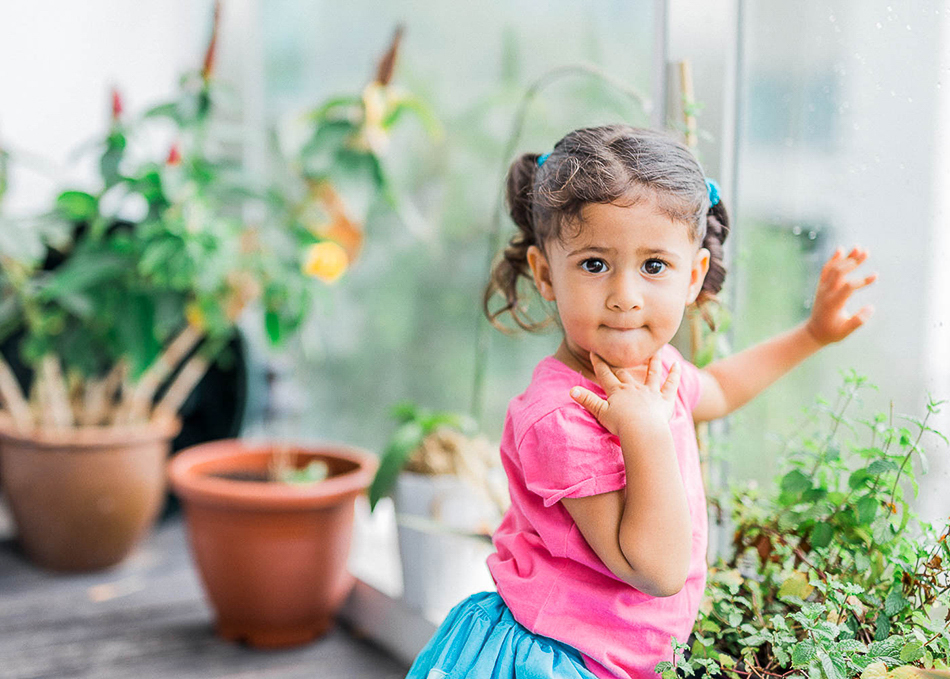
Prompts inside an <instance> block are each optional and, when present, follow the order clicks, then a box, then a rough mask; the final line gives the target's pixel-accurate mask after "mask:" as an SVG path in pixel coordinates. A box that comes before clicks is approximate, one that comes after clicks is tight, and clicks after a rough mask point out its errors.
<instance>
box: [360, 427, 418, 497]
mask: <svg viewBox="0 0 950 679" xmlns="http://www.w3.org/2000/svg"><path fill="white" fill-rule="evenodd" d="M424 436H425V432H424V431H423V428H422V425H421V424H420V423H419V422H417V421H415V420H412V421H410V422H406V423H405V424H403V425H402V426H400V427H399V428H398V429H397V430H396V433H395V434H393V436H392V438H391V439H390V441H389V445H387V446H386V449H385V450H384V451H383V455H382V457H381V459H380V461H379V469H378V470H377V471H376V476H375V477H374V478H373V483H372V484H371V485H370V487H369V504H370V509H375V508H376V503H377V502H379V501H380V499H382V498H383V497H385V496H386V495H389V493H390V492H392V489H393V486H394V485H395V484H396V477H397V476H398V475H399V472H401V471H402V469H403V467H404V466H405V465H406V462H407V461H408V460H409V456H410V455H412V452H413V451H414V450H415V449H416V448H418V447H419V444H421V443H422V439H423V438H424Z"/></svg>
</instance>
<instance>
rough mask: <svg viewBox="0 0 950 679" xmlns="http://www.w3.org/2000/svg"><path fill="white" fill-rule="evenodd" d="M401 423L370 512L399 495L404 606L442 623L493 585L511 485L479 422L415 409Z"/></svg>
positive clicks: (398, 412)
mask: <svg viewBox="0 0 950 679" xmlns="http://www.w3.org/2000/svg"><path fill="white" fill-rule="evenodd" d="M393 416H394V418H395V419H396V420H397V421H398V422H399V425H398V427H397V429H396V430H395V432H394V433H393V435H392V437H391V438H390V441H389V443H388V444H387V446H386V448H385V449H384V451H383V454H382V456H381V457H380V464H379V470H378V471H377V473H376V476H375V478H374V479H373V484H372V486H371V487H370V491H369V496H370V507H371V508H375V507H376V504H377V503H378V502H379V500H380V499H382V498H383V497H384V496H387V495H392V497H393V503H394V505H395V509H396V524H397V532H398V541H399V555H400V562H401V564H402V573H403V601H404V602H405V603H406V605H407V606H409V607H410V608H412V609H414V610H417V611H422V612H424V613H429V614H430V615H431V616H432V617H433V618H434V619H439V618H441V617H442V616H443V615H444V614H445V613H447V612H448V611H449V610H450V609H451V608H452V606H454V605H455V604H457V603H458V602H459V601H460V600H461V599H463V598H464V597H465V596H467V595H468V594H471V593H473V592H474V591H476V590H478V589H484V588H485V587H490V586H491V579H490V576H489V575H488V570H487V568H486V566H485V558H486V557H487V555H488V550H489V549H490V543H491V533H492V531H493V530H494V528H495V527H496V526H497V524H498V522H499V521H500V520H501V515H502V514H503V513H504V511H505V510H506V509H507V506H508V502H509V501H508V496H507V487H506V485H505V484H506V481H505V479H504V474H503V473H501V468H500V461H499V459H498V448H497V446H492V445H491V444H490V443H489V442H488V440H487V439H485V438H484V437H483V436H479V435H477V433H476V431H475V429H476V428H475V424H474V421H473V420H472V419H471V418H468V417H465V416H463V415H460V414H458V413H453V412H447V411H433V410H429V409H426V408H420V407H418V406H416V405H414V404H411V403H403V404H400V405H398V406H396V407H395V408H394V409H393Z"/></svg>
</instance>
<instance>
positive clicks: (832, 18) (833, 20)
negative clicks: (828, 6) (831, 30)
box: [828, 14, 835, 23]
mask: <svg viewBox="0 0 950 679" xmlns="http://www.w3.org/2000/svg"><path fill="white" fill-rule="evenodd" d="M828 21H830V22H831V23H834V22H835V15H834V14H832V15H831V16H829V17H828Z"/></svg>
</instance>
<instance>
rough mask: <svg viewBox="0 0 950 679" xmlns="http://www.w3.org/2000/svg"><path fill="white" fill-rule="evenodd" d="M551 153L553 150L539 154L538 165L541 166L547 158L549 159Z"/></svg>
mask: <svg viewBox="0 0 950 679" xmlns="http://www.w3.org/2000/svg"><path fill="white" fill-rule="evenodd" d="M550 155H551V152H550V151H548V152H547V153H544V154H542V155H540V156H538V167H541V166H542V165H544V161H545V160H547V159H548V156H550Z"/></svg>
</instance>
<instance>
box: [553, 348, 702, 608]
mask: <svg viewBox="0 0 950 679" xmlns="http://www.w3.org/2000/svg"><path fill="white" fill-rule="evenodd" d="M591 362H592V363H593V366H594V371H595V372H596V374H597V378H598V382H599V383H600V384H601V386H602V387H603V388H604V391H606V392H607V400H606V401H605V400H603V399H601V398H600V397H598V396H597V395H595V394H593V393H592V392H590V391H588V390H586V389H583V388H581V387H575V388H574V389H572V390H571V397H572V398H574V400H576V401H577V402H578V403H580V404H581V405H582V406H584V407H585V408H587V410H589V411H590V412H591V414H593V415H594V417H596V418H597V420H598V421H599V422H600V423H601V424H602V425H603V426H604V427H606V428H607V429H608V430H609V431H610V432H611V433H613V434H616V435H617V437H619V439H620V448H621V450H622V452H623V461H624V467H625V469H626V481H627V485H626V488H625V490H618V491H613V492H610V493H602V494H600V495H593V496H590V497H583V498H564V499H563V500H561V504H562V505H563V506H564V508H565V509H566V510H567V511H568V513H569V514H570V515H571V518H573V519H574V522H575V523H576V524H577V527H578V529H580V531H581V534H582V535H583V536H584V539H585V540H586V541H587V544H588V545H590V547H591V549H593V550H594V553H595V554H597V556H598V558H600V560H601V561H602V562H603V563H604V565H605V566H607V568H609V569H610V571H611V572H612V573H613V574H614V575H616V576H617V577H618V578H620V579H621V580H623V581H624V582H626V583H627V584H629V585H632V586H633V587H636V588H637V589H639V590H640V591H641V592H644V593H646V594H650V595H652V596H671V595H673V594H676V593H677V592H678V591H680V590H681V589H682V588H683V585H684V583H685V582H686V575H687V572H688V570H689V558H690V551H691V546H692V525H691V521H690V516H689V506H688V504H687V500H686V490H685V489H684V487H683V481H682V478H681V476H680V471H679V465H678V463H677V459H676V451H675V449H674V447H673V437H672V434H670V426H669V420H670V417H671V416H672V414H673V403H674V400H675V399H676V389H677V387H678V386H679V377H680V368H679V366H678V365H674V367H673V369H672V370H670V374H669V375H668V376H667V379H666V381H665V382H664V383H663V384H662V385H661V384H660V380H661V368H660V361H659V358H657V357H655V356H654V357H653V358H651V359H650V363H649V365H648V368H647V375H646V378H645V379H643V380H640V379H637V378H635V377H634V376H633V375H632V374H631V373H629V372H628V371H626V370H623V369H616V370H615V369H611V368H609V367H608V366H607V364H605V363H604V362H603V361H601V360H600V359H599V357H597V356H595V355H592V356H591Z"/></svg>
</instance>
